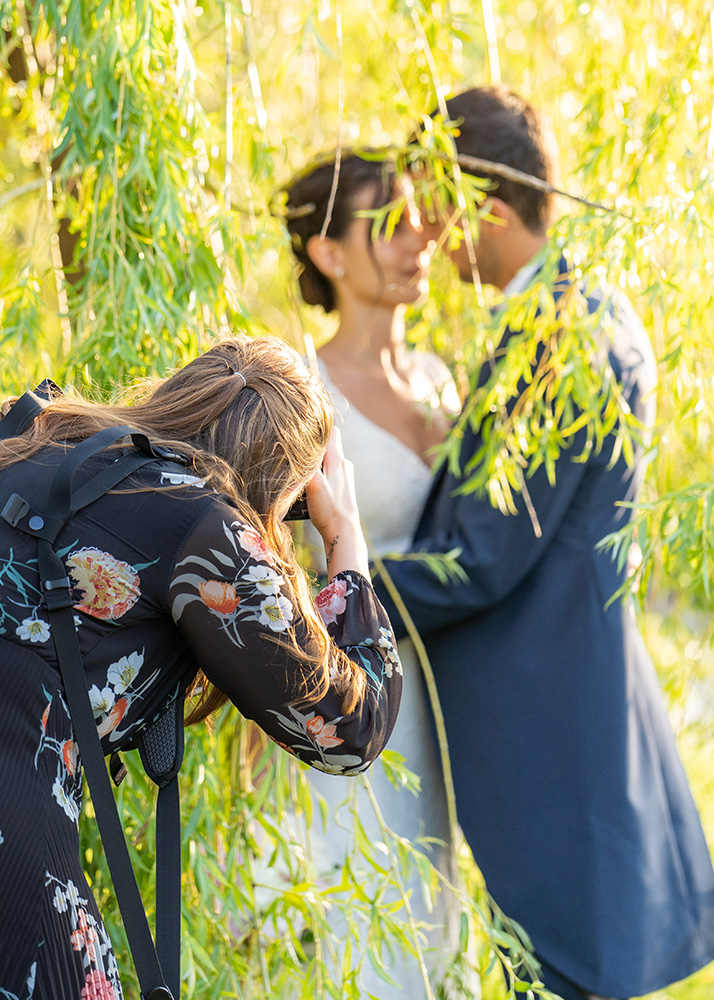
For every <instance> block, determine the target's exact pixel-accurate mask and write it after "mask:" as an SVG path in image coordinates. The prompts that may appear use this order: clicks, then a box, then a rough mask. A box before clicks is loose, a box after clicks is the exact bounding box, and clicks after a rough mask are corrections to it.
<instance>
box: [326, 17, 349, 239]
mask: <svg viewBox="0 0 714 1000" xmlns="http://www.w3.org/2000/svg"><path fill="white" fill-rule="evenodd" d="M335 33H336V35H337V149H336V150H335V169H334V171H333V173H332V187H331V188H330V197H329V198H328V200H327V211H326V212H325V220H324V222H323V223H322V228H321V229H320V239H321V240H324V238H325V237H326V236H327V230H328V229H329V228H330V223H331V222H332V210H333V208H334V207H335V198H336V197H337V186H338V184H339V180H340V166H341V164H342V132H343V125H344V117H345V74H344V65H343V59H342V11H341V10H340V4H339V0H335Z"/></svg>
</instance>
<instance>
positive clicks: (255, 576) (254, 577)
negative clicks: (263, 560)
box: [241, 566, 285, 594]
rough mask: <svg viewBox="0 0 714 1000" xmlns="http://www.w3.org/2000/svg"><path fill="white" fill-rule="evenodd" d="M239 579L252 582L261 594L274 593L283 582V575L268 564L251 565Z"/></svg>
mask: <svg viewBox="0 0 714 1000" xmlns="http://www.w3.org/2000/svg"><path fill="white" fill-rule="evenodd" d="M241 580H245V582H246V583H252V584H253V586H254V587H255V589H256V590H257V591H259V592H260V593H261V594H275V593H277V591H278V588H279V587H281V586H282V585H283V584H284V583H285V580H284V579H283V577H282V576H281V575H280V574H279V573H277V572H276V571H275V570H274V569H271V568H270V567H269V566H251V567H250V569H249V570H248V572H247V573H244V574H243V576H242V577H241Z"/></svg>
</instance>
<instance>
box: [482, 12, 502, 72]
mask: <svg viewBox="0 0 714 1000" xmlns="http://www.w3.org/2000/svg"><path fill="white" fill-rule="evenodd" d="M481 10H482V12H483V26H484V30H485V32H486V46H487V50H488V68H489V72H490V74H491V83H492V84H498V83H500V82H501V64H500V62H499V59H498V35H497V34H496V18H495V17H494V16H493V4H492V3H491V0H481Z"/></svg>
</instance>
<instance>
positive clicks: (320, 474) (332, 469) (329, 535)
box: [306, 428, 369, 579]
mask: <svg viewBox="0 0 714 1000" xmlns="http://www.w3.org/2000/svg"><path fill="white" fill-rule="evenodd" d="M306 493H307V509H308V512H309V514H310V520H311V521H312V523H313V524H314V526H315V528H316V529H317V530H318V531H319V533H320V535H321V536H322V540H323V543H324V545H325V556H326V558H327V573H328V576H329V578H330V579H332V577H333V576H334V575H335V574H336V573H340V572H341V571H342V570H346V569H356V570H357V571H358V572H360V573H362V574H363V575H364V576H367V577H369V561H368V558H367V545H366V543H365V540H364V536H363V534H362V528H361V527H360V523H359V511H358V510H357V499H356V496H355V484H354V470H353V467H352V463H351V462H350V461H348V459H346V458H345V454H344V452H343V450H342V435H341V434H340V432H339V430H338V429H337V428H335V429H334V430H333V432H332V435H331V437H330V440H329V441H328V444H327V448H326V449H325V457H324V460H323V463H322V469H318V471H317V472H316V473H315V475H314V476H313V477H312V479H311V480H310V482H309V483H308V484H307V488H306Z"/></svg>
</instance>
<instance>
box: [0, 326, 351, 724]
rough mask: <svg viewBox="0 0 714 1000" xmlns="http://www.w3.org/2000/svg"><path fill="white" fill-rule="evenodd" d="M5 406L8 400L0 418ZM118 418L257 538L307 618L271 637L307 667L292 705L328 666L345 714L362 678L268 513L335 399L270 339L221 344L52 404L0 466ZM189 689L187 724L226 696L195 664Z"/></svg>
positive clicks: (7, 443) (326, 680)
mask: <svg viewBox="0 0 714 1000" xmlns="http://www.w3.org/2000/svg"><path fill="white" fill-rule="evenodd" d="M12 403H13V400H8V401H6V402H5V404H4V405H3V407H2V414H3V416H4V415H5V414H6V413H7V412H9V410H10V409H11V405H12ZM124 424H126V425H129V426H131V427H133V428H136V429H137V430H140V431H144V432H145V433H146V434H147V435H148V436H149V437H150V439H151V441H152V444H155V445H163V446H164V447H167V448H169V449H170V450H172V451H175V452H179V453H180V454H182V455H183V456H184V457H185V458H186V459H187V460H188V462H189V463H190V465H191V467H192V470H193V472H194V473H195V474H196V475H197V476H198V477H199V478H201V479H203V480H204V481H205V482H206V485H207V486H208V487H209V488H210V489H212V490H214V491H215V492H217V493H220V494H222V495H223V497H224V498H226V500H227V502H229V503H230V504H231V505H232V506H234V507H235V508H236V509H237V511H238V513H239V516H240V517H241V518H242V519H243V521H244V522H245V523H247V524H249V525H250V526H251V527H253V528H255V529H256V531H258V532H259V533H260V534H261V536H262V537H263V538H264V540H265V542H266V545H267V546H268V547H269V548H270V549H271V551H272V552H273V553H275V555H276V557H277V559H278V562H279V565H280V571H281V574H282V575H283V576H284V577H285V578H286V580H287V582H288V585H289V587H290V589H291V591H292V595H293V597H294V598H295V602H296V604H297V605H298V608H299V610H300V614H301V616H302V618H303V619H304V621H305V623H306V626H307V633H308V637H309V643H308V648H305V649H303V648H301V647H300V646H298V644H297V642H296V641H295V638H294V634H293V633H288V635H289V640H288V641H287V642H286V640H284V639H280V638H279V637H277V636H276V637H272V636H271V637H270V640H271V641H275V643H276V645H279V646H281V645H282V646H286V645H287V647H288V648H289V649H290V651H291V652H292V653H293V654H294V655H297V657H298V658H299V659H301V660H302V661H303V663H304V665H305V671H304V675H303V683H302V684H301V686H300V690H299V691H298V692H296V698H295V701H296V702H312V701H316V700H319V699H320V698H321V697H322V696H323V695H324V694H325V692H326V691H327V689H328V688H329V686H330V665H331V666H332V676H333V681H332V683H333V684H335V685H336V687H337V690H338V691H339V692H341V693H342V694H343V696H344V704H343V711H344V712H345V713H349V712H350V711H352V710H353V709H354V707H355V705H356V704H357V702H358V700H359V698H360V697H361V695H362V692H363V690H364V675H363V673H362V671H361V670H360V669H359V668H358V667H357V666H356V665H355V664H354V663H353V662H352V661H351V660H350V659H349V657H347V656H346V654H344V653H342V652H341V651H339V650H337V649H335V648H334V647H332V646H331V641H330V639H329V636H328V634H327V630H326V629H325V626H324V624H323V622H322V620H321V618H320V617H319V615H318V613H317V611H316V609H315V605H314V602H313V600H312V597H311V594H310V589H309V585H308V581H307V577H306V575H305V572H304V570H303V569H302V568H301V567H300V566H299V565H298V563H297V560H296V557H295V551H294V547H293V542H292V536H291V534H290V531H289V530H288V528H287V527H286V526H285V525H284V524H283V523H282V521H281V520H280V518H279V517H278V513H277V507H278V503H279V501H281V500H282V499H283V498H284V497H285V496H286V495H287V494H289V493H290V492H292V491H294V490H295V489H297V488H298V487H299V486H300V485H301V484H302V482H303V481H304V479H305V478H306V477H307V476H309V475H310V474H311V473H312V472H313V471H314V470H315V469H317V468H318V466H319V464H320V461H321V459H322V456H323V454H324V451H325V448H326V446H327V442H328V439H329V436H330V434H331V432H332V426H333V408H332V402H331V400H330V397H329V394H328V392H327V390H326V389H325V387H324V385H323V384H322V381H321V380H320V379H319V378H318V377H317V376H315V375H313V374H312V373H311V372H310V371H309V370H308V368H307V367H306V366H305V365H304V364H303V362H302V361H301V359H300V357H299V356H298V355H297V353H296V352H295V351H293V350H292V349H291V348H290V347H288V346H287V344H285V343H284V342H283V341H282V340H280V339H278V338H277V337H256V338H250V337H240V338H234V339H230V340H225V341H222V342H220V343H218V344H216V345H215V347H213V348H212V349H211V350H209V351H207V352H206V353H205V354H202V355H200V356H199V357H198V358H196V359H195V360H193V361H191V362H190V363H189V364H187V365H186V366H185V367H184V368H182V369H180V370H179V371H177V372H176V373H175V374H173V375H171V376H170V377H168V378H165V379H151V380H146V381H144V382H142V383H140V384H139V385H137V386H135V387H133V388H131V389H130V390H128V391H126V392H125V393H124V394H123V398H122V400H121V401H120V402H119V403H117V404H103V403H92V402H89V401H87V400H85V399H83V398H82V397H81V396H80V395H79V394H78V393H71V394H69V395H67V396H65V397H61V398H59V399H56V400H54V401H53V403H52V404H51V405H50V406H48V407H46V408H45V409H44V410H42V412H41V413H40V414H39V415H38V416H37V417H36V419H35V420H34V421H33V423H32V425H31V426H30V427H29V428H28V429H27V430H26V431H25V433H24V434H22V435H20V436H18V437H14V438H8V439H6V440H0V470H2V469H4V468H6V467H7V466H9V465H13V464H15V463H16V462H20V461H25V460H28V459H31V458H32V457H33V456H34V455H36V454H37V453H38V452H39V451H40V450H41V449H43V448H46V447H48V446H50V445H53V444H61V445H63V444H74V443H78V442H79V441H83V440H85V439H86V438H88V437H90V436H91V435H92V434H94V433H96V432H97V431H99V430H102V429H103V428H105V427H112V426H115V425H124ZM117 447H119V446H117ZM168 488H169V489H170V488H171V487H168ZM189 694H195V695H197V699H198V700H197V702H196V703H195V704H194V706H193V708H192V710H191V711H190V713H189V715H188V718H187V723H188V724H191V723H194V722H198V721H200V720H201V719H203V718H206V717H207V716H208V715H209V714H210V713H211V712H212V711H214V710H215V709H216V708H218V707H220V705H222V704H224V703H225V702H226V701H227V696H226V695H224V694H223V692H220V691H218V690H217V689H215V688H213V686H212V685H210V683H209V682H208V680H207V678H206V677H205V676H204V675H203V673H202V672H199V674H198V675H197V677H196V679H195V682H194V684H193V686H192V688H191V690H190V691H189Z"/></svg>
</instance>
